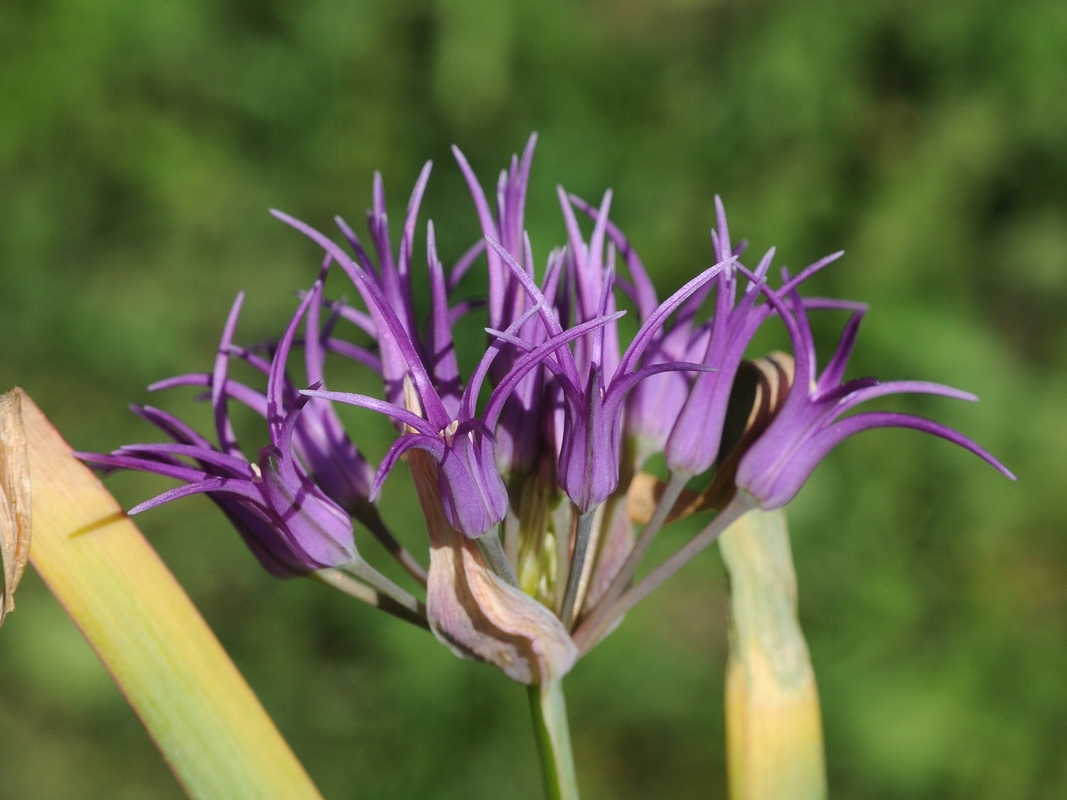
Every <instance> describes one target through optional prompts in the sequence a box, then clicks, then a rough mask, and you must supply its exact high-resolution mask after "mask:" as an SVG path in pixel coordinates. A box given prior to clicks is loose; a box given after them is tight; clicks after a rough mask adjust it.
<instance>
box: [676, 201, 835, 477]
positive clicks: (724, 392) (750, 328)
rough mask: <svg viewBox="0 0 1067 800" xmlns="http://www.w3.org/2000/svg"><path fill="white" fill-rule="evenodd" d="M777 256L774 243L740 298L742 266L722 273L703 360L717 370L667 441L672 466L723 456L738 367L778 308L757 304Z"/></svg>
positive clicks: (723, 228) (721, 222)
mask: <svg viewBox="0 0 1067 800" xmlns="http://www.w3.org/2000/svg"><path fill="white" fill-rule="evenodd" d="M715 210H716V215H717V217H718V228H719V229H718V232H716V231H714V230H713V231H712V234H711V235H712V242H713V245H714V248H715V253H716V257H717V259H718V260H720V261H724V260H726V259H727V258H728V257H729V256H730V255H731V254H732V251H731V248H730V231H729V229H728V228H727V224H726V211H725V209H724V208H723V205H722V201H721V200H720V199H719V197H717V196H716V198H715ZM773 257H774V248H771V249H770V250H769V251H767V254H766V255H765V256H764V257H763V259H762V260H761V261H760V263H759V266H758V267H756V271H755V274H754V275H753V276H752V280H751V281H749V283H748V286H747V287H746V288H745V291H744V292H743V294H742V296H741V300H740V302H738V300H737V273H738V268H737V267H736V266H731V267H728V268H727V269H724V270H723V271H722V272H720V273H719V274H718V276H717V278H716V280H717V283H716V287H715V291H716V296H715V312H714V316H713V317H712V318H711V320H710V322H709V323H708V324H707V326H706V334H707V335H706V341H707V348H706V350H705V352H704V356H703V359H702V361H703V364H704V365H705V366H707V367H711V368H713V370H714V371H710V372H705V373H702V374H700V375H698V376H697V377H696V379H695V380H694V381H693V386H692V388H691V389H690V391H689V395H688V398H687V399H686V401H685V404H684V406H683V407H682V409H681V411H680V412H679V414H678V417H677V420H676V422H675V424H674V427H673V430H672V431H671V434H670V438H669V439H668V440H667V444H666V447H665V451H664V452H665V455H666V457H667V466H668V467H670V469H671V470H672V471H677V472H682V473H686V474H689V475H700V474H702V473H704V472H705V471H707V470H708V469H710V468H711V466H712V465H713V464H714V463H715V461H716V459H717V458H718V456H719V449H720V445H721V443H722V433H723V427H724V424H725V421H726V409H727V405H728V403H729V400H730V392H731V389H732V388H733V384H734V378H735V377H736V376H737V370H738V368H739V367H740V366H741V362H742V361H743V360H744V357H745V350H746V349H747V347H748V345H749V343H750V342H751V341H752V337H753V336H754V335H755V334H756V331H757V330H758V329H759V327H760V326H761V325H762V324H763V322H764V321H765V320H766V319H767V318H768V317H769V316H770V315H771V313H772V311H773V310H774V307H773V306H772V305H770V304H763V305H757V300H758V299H759V297H760V294H761V292H760V288H759V287H760V285H762V283H763V282H764V279H765V277H766V275H767V270H768V269H769V268H770V265H771V259H772V258H773ZM840 257H841V253H840V252H838V253H834V254H832V255H829V256H827V257H826V258H823V259H821V260H819V261H817V262H815V263H814V264H812V265H811V266H809V267H808V268H806V269H805V270H803V271H802V272H801V273H800V275H798V276H797V277H796V278H795V279H794V280H792V281H790V283H789V285H788V286H787V287H783V291H785V292H789V291H791V290H792V289H793V288H794V287H796V286H798V285H800V284H801V283H802V282H803V281H805V280H806V279H807V278H809V277H810V276H811V275H813V274H815V273H816V272H818V271H819V270H821V269H823V268H824V267H826V266H827V265H829V264H831V263H833V262H834V261H836V260H837V259H838V258H840Z"/></svg>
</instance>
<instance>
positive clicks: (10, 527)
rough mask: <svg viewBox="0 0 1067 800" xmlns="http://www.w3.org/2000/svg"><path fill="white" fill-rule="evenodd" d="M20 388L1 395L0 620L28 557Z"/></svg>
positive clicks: (26, 465)
mask: <svg viewBox="0 0 1067 800" xmlns="http://www.w3.org/2000/svg"><path fill="white" fill-rule="evenodd" d="M22 397H23V391H22V389H19V388H15V389H12V390H11V391H10V392H7V393H6V394H3V395H0V560H2V561H3V581H4V583H3V596H2V597H0V623H2V622H3V621H4V617H5V616H6V615H7V613H8V612H9V611H14V610H15V589H16V587H17V586H18V585H19V581H20V580H21V579H22V573H23V572H25V571H26V562H27V561H28V560H29V557H30V527H31V512H30V462H29V458H28V456H27V452H26V433H25V430H24V429H23V426H22Z"/></svg>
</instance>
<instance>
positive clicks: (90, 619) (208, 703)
mask: <svg viewBox="0 0 1067 800" xmlns="http://www.w3.org/2000/svg"><path fill="white" fill-rule="evenodd" d="M16 391H18V390H16ZM21 400H22V402H21V406H22V419H23V424H24V428H25V433H26V443H27V452H28V454H29V462H30V476H31V481H32V496H33V500H32V502H33V540H32V544H31V548H30V562H31V563H32V564H33V566H34V568H36V569H37V571H38V572H39V573H40V575H41V577H42V578H43V579H44V581H45V583H46V584H47V585H48V587H49V589H51V590H52V592H53V594H55V596H56V598H57V599H58V600H59V602H60V603H61V604H62V605H63V607H64V608H65V609H66V611H67V613H68V614H70V616H71V618H72V619H73V620H74V622H75V624H76V625H77V626H78V627H79V628H80V629H81V631H82V633H83V634H84V635H85V638H86V639H87V640H88V641H89V644H90V645H92V647H93V649H94V650H95V651H96V653H97V655H98V656H99V657H100V660H101V661H103V663H104V665H105V666H106V667H107V669H108V670H109V671H110V673H111V675H112V677H114V679H115V682H116V683H117V684H118V685H119V688H120V689H121V690H122V693H123V694H124V695H125V696H126V699H127V700H128V701H129V703H130V705H131V706H132V707H133V709H134V711H135V712H136V713H137V715H138V716H139V717H140V718H141V721H142V722H143V723H144V725H145V727H146V728H147V729H148V733H149V734H150V735H151V736H152V738H153V739H154V740H155V742H156V744H157V746H158V747H159V749H160V751H161V752H162V753H163V756H164V757H165V758H166V760H167V762H168V763H169V764H170V766H171V768H172V769H173V770H174V774H175V775H176V776H177V778H178V780H179V781H180V782H181V783H182V785H183V786H184V788H185V790H186V792H188V794H189V796H190V797H193V798H226V799H227V800H229V799H230V798H234V799H236V798H241V800H245V798H263V799H264V800H266V799H267V798H271V799H273V798H277V800H282V799H283V798H284V800H302V799H303V798H320V797H321V796H320V795H319V793H318V791H317V790H316V789H315V786H314V784H312V782H311V779H310V778H309V777H308V775H307V773H306V772H305V771H304V768H303V767H302V766H301V764H300V762H299V761H297V759H296V757H295V756H294V755H293V752H292V750H290V749H289V746H288V744H286V742H285V740H284V739H282V737H281V735H280V734H279V733H278V730H277V728H276V727H275V726H274V723H273V721H272V720H271V719H270V717H269V716H267V713H266V711H264V709H263V706H262V705H260V703H259V700H258V699H257V698H256V696H255V694H253V692H252V690H251V689H250V688H249V686H248V684H247V683H245V681H244V679H243V678H242V677H241V675H240V673H239V672H238V671H237V668H236V667H235V666H234V664H233V662H232V661H231V660H230V659H229V657H228V656H227V655H226V652H225V651H224V650H223V649H222V646H221V645H220V644H219V642H218V640H217V639H216V638H215V636H214V634H213V633H212V632H211V630H210V629H209V628H208V626H207V624H206V623H205V622H204V620H203V618H202V617H201V616H200V614H199V612H197V610H196V608H195V606H193V604H192V602H191V601H190V600H189V598H188V596H187V595H186V594H185V592H184V591H182V588H181V587H180V586H179V585H178V583H177V581H176V580H175V579H174V576H173V575H171V573H170V571H169V570H168V569H167V568H166V566H164V564H163V562H162V561H161V560H160V559H159V556H158V555H156V552H155V551H154V550H153V549H152V548H151V547H150V546H149V544H148V542H147V541H145V538H144V537H143V536H142V535H141V532H140V531H139V530H138V529H137V527H136V526H135V525H134V524H133V523H132V522H131V521H130V519H129V518H128V517H127V516H126V514H125V513H123V511H122V509H121V508H120V507H119V505H118V503H116V502H115V499H114V498H113V497H112V496H111V494H110V493H109V492H108V491H107V490H106V489H105V488H104V487H103V485H102V484H101V483H100V482H99V481H98V480H97V479H96V477H95V476H94V475H93V474H92V473H91V472H90V471H89V470H88V469H87V468H86V467H85V466H84V465H83V464H82V463H81V462H79V461H78V460H77V459H76V458H74V456H73V455H72V453H71V449H70V447H69V446H68V445H67V443H66V442H65V441H63V438H62V437H61V436H60V435H59V434H58V433H57V432H56V430H55V428H53V427H52V425H51V424H50V423H49V422H48V420H47V419H46V418H45V416H44V414H42V413H41V411H40V409H38V408H37V406H36V405H34V403H33V401H32V400H30V399H29V397H28V396H26V395H25V394H23V395H22V398H21Z"/></svg>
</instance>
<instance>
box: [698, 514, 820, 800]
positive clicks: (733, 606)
mask: <svg viewBox="0 0 1067 800" xmlns="http://www.w3.org/2000/svg"><path fill="white" fill-rule="evenodd" d="M719 548H720V550H721V551H722V557H723V562H724V563H725V564H726V570H727V573H728V574H729V576H730V613H729V631H730V649H729V660H728V662H727V672H726V757H727V759H726V763H727V782H728V785H729V797H730V800H823V798H825V797H826V765H825V759H824V755H823V737H822V719H821V716H820V712H819V694H818V689H817V688H816V685H815V672H814V670H813V669H812V666H811V658H810V657H809V655H808V647H807V644H806V643H805V641H804V634H803V632H802V631H801V629H800V622H799V621H798V619H797V579H796V573H795V572H794V570H793V558H792V555H791V553H790V547H789V531H788V529H787V527H786V520H785V513H784V512H783V511H782V510H781V509H778V510H775V511H761V510H758V509H756V510H753V511H751V512H749V513H748V514H745V515H744V516H743V517H742V518H741V519H739V520H738V521H737V522H735V523H734V524H733V525H731V526H730V527H729V528H728V529H727V530H726V532H725V533H723V535H722V537H721V538H720V539H719Z"/></svg>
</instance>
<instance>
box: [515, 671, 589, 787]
mask: <svg viewBox="0 0 1067 800" xmlns="http://www.w3.org/2000/svg"><path fill="white" fill-rule="evenodd" d="M527 689H528V692H529V697H530V715H531V716H532V717H533V726H534V735H535V736H536V737H537V750H538V752H539V753H540V754H541V769H542V772H543V774H544V778H545V798H546V800H579V798H578V779H577V777H576V775H575V772H574V755H573V753H572V752H571V733H570V728H569V727H568V725H567V702H566V699H565V698H564V696H563V681H562V680H561V679H557V680H554V681H552V682H550V683H548V684H546V685H544V686H529V687H527Z"/></svg>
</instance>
